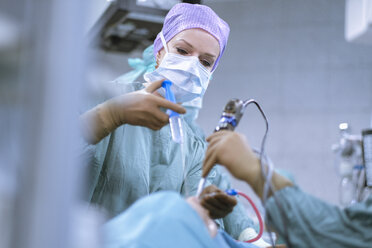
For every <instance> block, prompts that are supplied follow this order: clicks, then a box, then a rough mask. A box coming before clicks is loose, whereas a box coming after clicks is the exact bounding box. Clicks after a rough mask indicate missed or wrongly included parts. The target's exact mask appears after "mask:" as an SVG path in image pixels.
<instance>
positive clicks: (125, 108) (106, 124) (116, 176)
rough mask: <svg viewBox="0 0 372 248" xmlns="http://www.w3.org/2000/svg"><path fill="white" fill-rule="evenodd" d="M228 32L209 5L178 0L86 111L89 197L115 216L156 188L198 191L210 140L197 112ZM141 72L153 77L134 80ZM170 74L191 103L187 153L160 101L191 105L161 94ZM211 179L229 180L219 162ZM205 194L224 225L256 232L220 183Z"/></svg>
mask: <svg viewBox="0 0 372 248" xmlns="http://www.w3.org/2000/svg"><path fill="white" fill-rule="evenodd" d="M228 35H229V27H228V25H227V23H226V22H225V21H223V20H222V19H221V18H219V17H218V16H217V14H216V13H215V12H213V10H211V9H210V8H209V7H207V6H203V5H198V4H187V3H180V4H177V5H175V6H174V7H173V8H172V9H171V10H170V11H169V13H168V14H167V16H166V18H165V21H164V25H163V28H162V30H161V32H160V33H159V34H158V36H157V38H156V39H155V41H154V45H153V47H150V48H148V49H146V50H145V51H144V60H142V61H139V60H132V61H130V62H131V64H132V65H133V64H137V69H136V70H135V71H133V72H132V73H130V74H127V75H124V76H122V77H120V78H118V79H117V80H115V81H114V82H111V83H110V87H111V88H112V89H115V95H116V96H115V97H113V98H111V99H105V101H103V102H102V103H100V104H98V105H97V106H93V107H92V108H90V110H88V111H86V112H85V113H84V114H82V115H81V118H80V119H81V124H82V129H83V135H84V137H85V140H86V141H87V145H86V148H85V153H86V154H85V155H86V156H87V160H88V170H89V178H88V200H89V201H90V202H92V203H95V204H98V205H100V206H103V207H104V208H105V209H106V210H107V212H108V213H109V215H110V217H114V216H116V215H118V214H119V213H121V212H123V211H124V210H125V209H127V208H128V207H129V206H130V205H132V204H133V203H134V202H135V201H136V200H138V199H139V198H141V197H144V196H147V195H149V194H150V193H153V192H157V191H161V190H172V191H176V192H179V193H181V194H182V195H184V196H190V195H195V193H196V189H197V183H198V181H199V179H200V177H201V170H202V164H203V159H204V154H205V150H206V147H207V145H206V142H205V139H204V135H203V134H202V132H201V131H200V129H199V127H198V126H197V125H196V123H195V119H196V117H197V114H198V111H199V109H200V108H201V101H202V98H203V95H204V93H205V91H206V89H207V86H208V84H209V80H210V78H211V74H212V72H213V71H214V70H215V69H216V68H217V65H218V62H219V60H220V58H221V56H222V54H223V52H224V50H225V47H226V44H227V39H228ZM151 51H152V52H153V53H151ZM138 66H139V67H141V68H142V69H140V70H138ZM153 67H155V68H156V69H155V68H153ZM143 72H146V73H145V74H144V79H145V80H146V82H147V83H145V84H144V83H140V82H136V81H134V80H133V78H136V77H138V76H140V75H141V74H142V73H143ZM129 78H130V80H127V79H129ZM164 79H168V80H170V81H172V82H173V85H172V90H173V92H174V94H175V97H176V101H177V102H179V103H182V105H183V106H184V107H185V108H186V109H187V113H186V114H185V115H184V118H183V120H182V125H183V129H184V142H183V150H184V154H182V153H181V149H180V147H179V144H177V143H174V142H172V138H171V131H170V127H169V125H166V124H167V122H168V116H167V115H166V114H165V113H164V111H162V110H161V108H168V109H172V110H174V111H176V112H178V113H181V114H183V113H185V109H184V108H183V107H181V106H179V105H177V104H173V103H171V102H168V101H166V100H165V99H164V98H162V97H161V96H162V95H163V94H164V92H163V91H161V88H160V87H161V83H162V81H163V80H164ZM151 129H152V130H151ZM183 156H184V157H183ZM183 161H184V162H183ZM183 167H184V168H183ZM208 182H209V184H215V185H217V186H219V187H220V188H222V189H227V188H228V187H229V186H230V185H229V181H228V180H227V179H226V176H225V175H223V174H222V173H221V172H220V170H219V168H214V169H213V171H212V172H211V173H210V175H209V177H208ZM203 196H204V197H203V198H202V199H203V200H202V205H203V206H204V207H205V208H207V209H208V210H209V213H210V216H211V217H213V218H216V219H217V218H223V217H224V218H223V220H219V221H218V223H219V225H220V227H221V228H224V229H225V230H226V231H227V232H228V233H230V234H231V235H232V236H233V237H234V238H236V239H238V238H240V239H242V240H244V239H249V238H251V237H245V233H252V232H251V231H249V232H246V231H247V229H250V227H252V226H253V223H252V221H251V220H250V219H249V218H248V217H247V216H246V214H245V211H244V209H243V206H242V205H241V203H239V202H238V204H237V200H236V199H235V198H233V197H231V196H228V195H226V194H224V193H223V192H222V191H220V190H218V189H217V188H216V187H214V186H210V187H209V188H207V189H206V191H204V192H203ZM236 204H237V206H236V207H235V208H234V206H235V205H236ZM233 208H234V210H233ZM230 212H231V213H230ZM228 213H230V214H229V215H227V214H228ZM253 235H254V234H253ZM239 236H240V237H239Z"/></svg>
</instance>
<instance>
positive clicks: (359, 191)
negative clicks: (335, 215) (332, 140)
mask: <svg viewBox="0 0 372 248" xmlns="http://www.w3.org/2000/svg"><path fill="white" fill-rule="evenodd" d="M339 131H340V140H339V142H338V143H337V144H334V145H333V146H332V150H333V151H334V152H335V153H336V156H337V159H336V167H337V169H338V173H339V175H340V177H341V181H340V204H341V205H342V206H349V205H351V204H354V203H356V202H360V201H363V200H364V199H366V197H367V196H368V195H369V194H370V193H371V188H372V129H366V130H363V131H362V135H355V134H351V131H350V126H349V124H348V123H341V124H340V125H339Z"/></svg>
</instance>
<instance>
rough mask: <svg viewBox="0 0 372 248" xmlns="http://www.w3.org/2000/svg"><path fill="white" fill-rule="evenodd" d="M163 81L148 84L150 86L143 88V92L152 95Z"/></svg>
mask: <svg viewBox="0 0 372 248" xmlns="http://www.w3.org/2000/svg"><path fill="white" fill-rule="evenodd" d="M164 80H165V79H160V80H158V81H155V82H152V83H150V85H149V86H147V87H146V88H145V91H146V92H148V93H153V92H154V91H155V90H157V89H159V88H160V87H161V84H162V83H163V81H164Z"/></svg>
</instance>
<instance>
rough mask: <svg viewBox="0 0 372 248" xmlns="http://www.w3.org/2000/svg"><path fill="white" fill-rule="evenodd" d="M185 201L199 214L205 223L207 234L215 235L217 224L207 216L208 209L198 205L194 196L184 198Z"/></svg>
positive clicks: (197, 200)
mask: <svg viewBox="0 0 372 248" xmlns="http://www.w3.org/2000/svg"><path fill="white" fill-rule="evenodd" d="M186 202H187V203H188V204H189V205H190V206H191V207H192V208H193V209H194V210H195V211H196V212H197V213H198V214H199V216H200V217H201V218H202V220H203V222H204V223H205V225H206V227H207V229H208V232H209V234H210V235H211V236H212V237H215V236H216V235H217V225H216V223H215V222H214V221H213V220H212V219H211V218H210V217H209V213H208V210H206V209H205V208H203V207H202V206H201V205H200V202H199V199H198V198H197V197H195V196H193V197H189V198H187V199H186Z"/></svg>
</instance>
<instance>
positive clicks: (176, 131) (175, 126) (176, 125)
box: [162, 80, 183, 144]
mask: <svg viewBox="0 0 372 248" xmlns="http://www.w3.org/2000/svg"><path fill="white" fill-rule="evenodd" d="M171 86H172V82H171V81H169V80H165V81H164V82H163V83H162V87H163V88H164V89H165V99H167V100H168V101H171V102H174V103H176V99H175V97H174V94H173V92H172V90H171ZM167 114H168V115H169V125H170V128H171V134H172V140H173V141H174V142H176V143H180V144H182V143H183V129H182V122H181V117H180V114H179V113H177V112H174V111H173V110H170V109H168V110H167Z"/></svg>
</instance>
